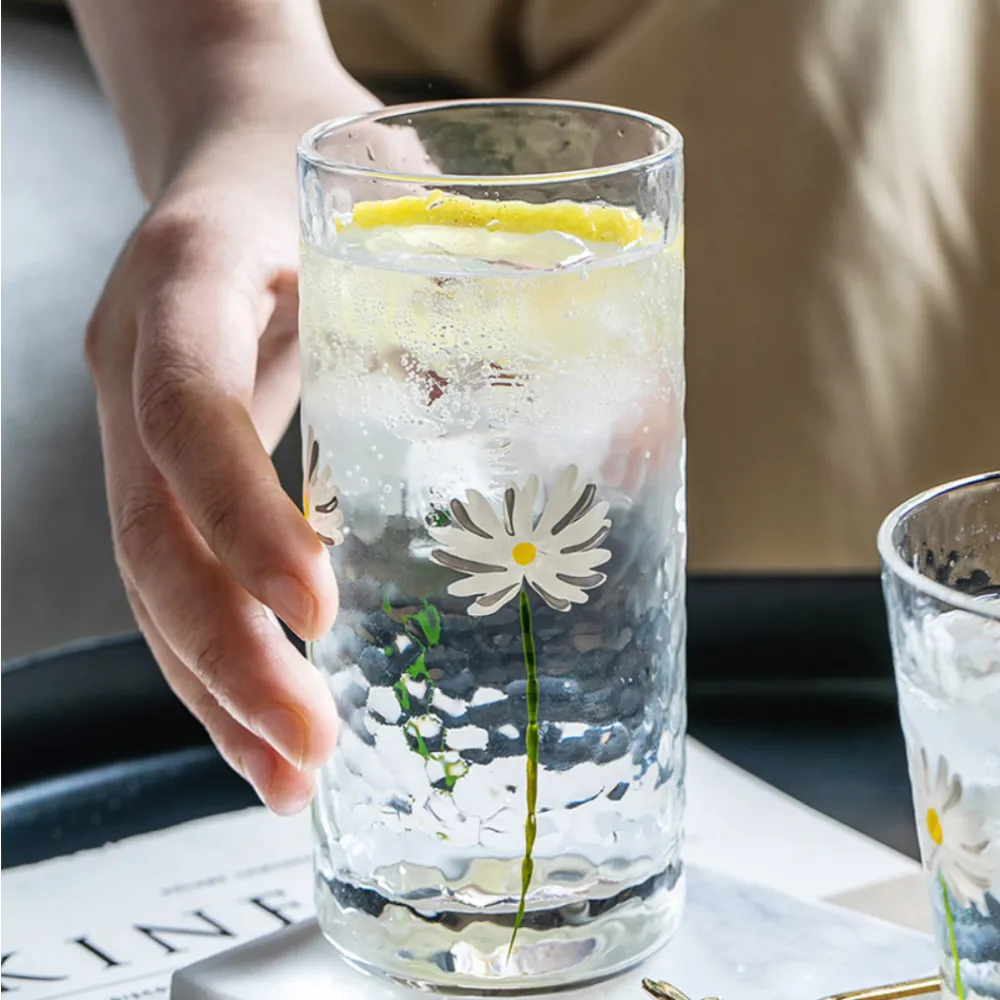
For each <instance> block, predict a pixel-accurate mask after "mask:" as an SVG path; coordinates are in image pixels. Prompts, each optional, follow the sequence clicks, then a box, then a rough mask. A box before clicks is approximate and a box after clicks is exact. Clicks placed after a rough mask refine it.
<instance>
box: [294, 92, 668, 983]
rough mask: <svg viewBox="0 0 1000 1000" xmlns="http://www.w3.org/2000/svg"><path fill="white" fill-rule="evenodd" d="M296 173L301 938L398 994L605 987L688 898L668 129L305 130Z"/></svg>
mask: <svg viewBox="0 0 1000 1000" xmlns="http://www.w3.org/2000/svg"><path fill="white" fill-rule="evenodd" d="M300 178H301V206H302V261H301V273H300V296H301V315H300V335H301V343H302V355H303V401H302V423H303V440H304V441H305V455H304V472H305V488H304V494H305V498H304V506H305V511H306V515H307V516H308V518H309V520H310V523H311V524H312V525H313V527H314V528H315V530H316V531H317V533H318V534H319V536H320V537H321V539H322V540H323V542H324V544H326V545H327V547H328V548H329V551H330V558H331V560H332V564H333V567H334V570H335V572H336V574H337V578H338V581H339V583H340V596H341V610H340V614H339V617H338V619H337V623H336V625H335V627H334V628H333V629H332V631H331V632H330V633H329V635H328V636H326V637H325V638H323V639H321V640H319V641H317V642H314V643H312V644H311V647H310V656H311V659H312V661H313V663H314V664H315V665H316V666H317V667H318V668H319V669H320V670H321V671H322V672H323V673H324V674H325V676H326V677H327V678H328V680H329V684H330V688H331V691H332V692H333V696H334V699H335V701H336V704H337V708H338V711H339V714H340V719H341V729H340V735H339V739H338V745H337V748H336V751H335V753H334V755H333V758H332V760H331V761H330V763H329V764H328V765H327V766H326V767H325V768H324V769H323V771H322V773H321V774H320V777H319V783H318V794H317V799H316V803H315V807H314V821H315V830H316V872H317V900H318V913H319V919H320V923H321V925H322V927H323V930H324V931H325V933H326V934H327V936H328V937H329V938H330V939H331V940H332V941H333V942H334V944H336V945H337V947H338V948H340V949H341V951H342V952H344V953H345V954H346V955H347V956H349V957H350V958H352V959H353V960H355V961H356V962H359V963H361V964H363V965H366V966H368V967H372V968H376V969H379V970H381V971H383V972H386V973H388V974H390V975H392V976H394V977H396V978H398V979H403V980H406V981H409V982H414V983H419V984H431V985H436V986H444V987H446V988H452V989H458V990H463V989H465V990H475V989H481V988H489V989H508V990H518V989H535V988H539V987H547V986H554V985H565V984H567V983H570V982H582V981H586V980H592V979H596V978H599V977H602V976H606V975H608V974H611V973H613V972H615V971H618V970H620V969H623V968H626V967H628V966H630V965H632V964H634V963H635V962H637V961H638V960H639V959H641V958H642V957H643V956H645V955H647V954H649V953H650V952H651V951H652V950H654V949H655V948H657V947H659V946H660V945H661V944H662V943H663V942H664V941H665V940H666V939H667V938H668V937H669V936H670V934H671V933H672V932H673V930H674V929H675V928H676V926H677V922H678V919H679V915H680V911H681V905H682V894H683V878H682V867H681V857H680V848H681V837H682V825H681V821H682V811H683V772H684V742H683V736H684V728H685V701H684V634H685V617H684V559H685V508H684V427H683V401H684V374H683V362H682V352H683V321H682V317H683V287H684V286H683V225H682V214H681V213H682V159H681V140H680V136H679V135H678V134H677V132H676V131H675V130H674V129H673V128H672V127H671V126H669V125H667V124H666V123H664V122H660V121H658V120H656V119H653V118H649V117H647V116H644V115H639V114H635V113H632V112H628V111H621V110H617V109H612V108H603V107H596V106H588V105H579V104H572V103H550V102H541V101H510V102H453V103H447V104H434V105H421V106H414V107H410V108H402V109H389V110H386V111H384V112H379V113H375V114H372V115H367V116H363V117H361V118H356V119H352V120H348V121H340V122H333V123H328V124H325V125H322V126H319V127H317V128H316V129H314V130H312V131H311V132H310V133H308V134H307V135H306V136H305V137H304V139H303V142H302V145H301V147H300Z"/></svg>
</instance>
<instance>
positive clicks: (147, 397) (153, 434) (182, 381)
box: [135, 359, 197, 458]
mask: <svg viewBox="0 0 1000 1000" xmlns="http://www.w3.org/2000/svg"><path fill="white" fill-rule="evenodd" d="M147 367H148V368H149V373H148V374H147V375H146V376H145V377H144V378H142V379H141V380H140V382H139V384H138V386H137V387H136V395H135V416H136V422H137V424H138V427H139V435H140V437H141V438H142V440H143V443H144V444H145V445H146V447H147V448H149V449H150V451H152V452H153V453H154V454H163V455H165V456H167V457H168V458H169V457H171V456H174V457H176V456H177V455H179V454H180V453H181V452H182V451H183V450H184V446H185V444H186V443H187V440H188V438H189V436H190V434H191V433H192V431H193V429H194V422H193V421H192V420H191V419H190V416H191V411H192V408H193V406H192V404H193V395H194V392H193V384H192V380H193V379H194V378H195V377H197V376H196V374H195V372H194V371H193V369H192V367H191V366H190V365H188V364H186V363H184V362H183V361H179V360H176V359H174V360H171V361H168V362H163V363H159V364H157V363H154V364H152V365H148V366H147Z"/></svg>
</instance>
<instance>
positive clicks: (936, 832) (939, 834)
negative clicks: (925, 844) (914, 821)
mask: <svg viewBox="0 0 1000 1000" xmlns="http://www.w3.org/2000/svg"><path fill="white" fill-rule="evenodd" d="M927 832H928V833H929V834H930V835H931V840H933V841H934V843H935V844H937V845H938V847H940V846H941V841H942V840H944V831H943V830H942V829H941V818H940V817H939V816H938V814H937V811H936V810H934V809H928V810H927Z"/></svg>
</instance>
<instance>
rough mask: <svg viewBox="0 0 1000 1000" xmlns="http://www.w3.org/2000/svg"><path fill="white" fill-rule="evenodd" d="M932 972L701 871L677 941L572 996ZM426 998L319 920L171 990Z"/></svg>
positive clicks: (802, 999)
mask: <svg viewBox="0 0 1000 1000" xmlns="http://www.w3.org/2000/svg"><path fill="white" fill-rule="evenodd" d="M933 967H934V953H933V947H932V944H931V940H930V938H929V937H928V936H927V935H925V934H920V933H917V932H915V931H910V930H905V929H902V928H899V927H895V926H893V925H892V924H887V923H884V922H882V921H880V920H875V919H874V918H872V917H865V916H862V915H860V914H857V913H852V912H849V911H847V910H842V909H839V908H838V907H835V906H830V905H826V904H821V903H807V902H803V901H801V900H797V899H793V898H791V897H789V896H785V895H783V894H782V893H779V892H775V891H774V890H772V889H765V888H763V887H761V886H756V885H752V884H750V883H747V882H740V881H736V880H735V879H731V878H729V877H728V876H725V875H720V874H718V873H715V872H711V871H708V870H706V869H699V868H694V869H691V870H689V880H688V903H687V908H686V910H685V912H684V919H683V921H682V924H681V929H680V931H679V932H678V934H677V936H676V937H675V938H674V940H673V941H671V942H670V944H669V945H667V947H666V948H664V949H663V951H661V952H659V953H658V954H657V955H654V956H653V957H652V958H651V959H649V960H648V961H647V962H646V963H645V964H644V965H643V966H641V967H640V968H638V969H635V970H633V971H631V972H627V973H625V974H623V975H622V976H619V977H618V978H616V979H614V980H611V981H610V982H606V983H602V984H599V985H597V986H593V987H589V988H587V989H582V990H576V991H574V992H573V993H572V995H573V996H577V997H580V998H581V1000H641V998H642V997H643V996H645V994H644V993H643V992H642V989H641V986H640V982H641V980H642V978H643V976H650V977H652V978H654V979H666V980H667V981H668V982H671V983H673V984H674V985H675V986H678V987H679V988H680V989H682V990H684V991H685V992H687V993H689V994H690V995H691V996H692V997H694V998H701V997H704V996H720V997H723V998H724V1000H818V998H820V997H825V996H828V995H829V994H832V993H838V992H842V991H847V990H852V989H861V988H863V987H865V986H875V985H880V984H883V983H890V982H898V981H900V980H905V979H914V978H917V977H919V976H926V975H928V974H930V973H931V971H932V970H933ZM420 995H421V994H419V993H417V992H416V991H414V990H410V989H407V988H405V987H401V986H397V985H395V984H393V983H391V982H389V981H388V980H385V979H382V978H380V977H375V976H368V975H365V974H364V973H362V972H358V971H357V970H355V969H353V968H352V967H351V966H350V965H348V964H347V963H346V962H344V961H343V960H342V959H341V958H340V957H339V956H338V954H337V952H336V951H335V950H334V948H333V947H332V946H331V945H329V944H328V943H327V942H326V941H325V940H324V938H323V937H322V935H321V934H320V932H319V929H318V928H317V926H316V922H315V921H312V920H311V921H308V922H306V923H302V924H298V925H296V926H295V927H290V928H288V929H287V930H284V931H279V932H278V933H277V934H272V935H270V936H268V937H265V938H261V939H259V940H257V941H253V942H251V943H250V944H245V945H242V946H240V947H238V948H234V949H232V950H231V951H227V952H223V953H221V954H218V955H216V956H214V957H213V958H209V959H206V960H205V961H202V962H198V963H196V964H195V965H190V966H188V967H187V968H186V969H181V970H179V971H178V972H175V973H174V977H173V981H172V985H171V997H172V1000H273V998H275V997H281V998H282V1000H314V998H322V1000H340V998H345V1000H346V998H351V1000H355V998H356V1000H412V998H414V997H416V996H420ZM422 995H425V996H426V995H427V994H422ZM558 995H559V996H560V997H566V996H567V995H568V994H566V993H565V992H564V993H561V994H558Z"/></svg>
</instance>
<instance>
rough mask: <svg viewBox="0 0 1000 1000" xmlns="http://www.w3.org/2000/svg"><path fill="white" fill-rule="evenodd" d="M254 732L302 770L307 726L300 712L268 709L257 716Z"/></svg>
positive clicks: (286, 709) (287, 709) (285, 709)
mask: <svg viewBox="0 0 1000 1000" xmlns="http://www.w3.org/2000/svg"><path fill="white" fill-rule="evenodd" d="M254 731H255V732H256V733H257V734H258V735H260V736H263V737H264V739H265V740H267V742H268V743H270V744H271V746H273V747H274V748H275V750H277V751H278V753H280V754H281V756H282V757H284V758H285V759H286V760H287V761H288V762H289V763H290V764H292V765H294V766H295V767H296V768H297V769H298V770H299V771H301V770H302V767H303V757H304V756H305V747H306V724H305V719H303V718H302V716H301V715H299V713H298V712H294V711H292V710H291V709H289V708H268V709H266V710H265V711H263V712H261V713H260V715H258V716H257V719H256V724H255V725H254Z"/></svg>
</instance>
